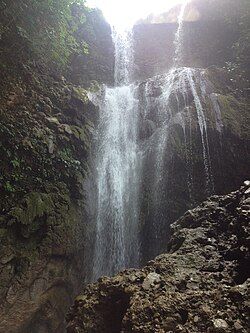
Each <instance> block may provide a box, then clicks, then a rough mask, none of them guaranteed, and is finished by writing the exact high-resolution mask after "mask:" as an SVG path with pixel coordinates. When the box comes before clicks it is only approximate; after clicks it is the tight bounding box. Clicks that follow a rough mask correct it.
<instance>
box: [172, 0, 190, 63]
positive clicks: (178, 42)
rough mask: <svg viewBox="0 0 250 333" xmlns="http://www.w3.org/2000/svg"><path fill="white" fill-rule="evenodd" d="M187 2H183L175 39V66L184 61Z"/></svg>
mask: <svg viewBox="0 0 250 333" xmlns="http://www.w3.org/2000/svg"><path fill="white" fill-rule="evenodd" d="M187 4H188V1H185V2H184V3H183V4H182V6H181V10H180V14H179V16H178V28H177V31H176V34H175V39H174V46H175V55H174V67H178V66H179V65H180V64H181V62H182V51H183V50H182V48H183V28H184V15H185V10H186V7H187Z"/></svg>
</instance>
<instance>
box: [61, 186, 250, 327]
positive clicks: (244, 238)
mask: <svg viewBox="0 0 250 333" xmlns="http://www.w3.org/2000/svg"><path fill="white" fill-rule="evenodd" d="M249 194H250V182H249V181H248V182H245V185H244V186H242V187H241V188H240V189H239V190H237V191H236V192H233V193H231V194H229V195H225V196H213V197H211V198H209V199H208V200H207V201H205V202H204V203H202V204H201V205H200V206H198V207H197V208H195V209H193V210H191V211H188V212H186V213H185V214H184V215H183V217H181V218H180V219H179V220H178V221H177V222H175V223H174V224H173V225H172V236H171V240H170V242H169V245H168V252H167V253H166V254H162V255H160V256H159V257H157V258H156V259H154V260H152V261H150V262H149V263H148V264H147V265H146V266H145V267H144V268H143V269H141V270H135V269H130V270H125V271H123V272H121V273H119V274H118V275H116V276H114V277H111V278H107V277H102V278H100V279H99V281H98V282H97V283H96V284H92V285H89V286H87V287H86V289H85V290H84V291H83V293H82V294H81V295H80V296H78V297H77V299H76V300H75V304H74V305H73V306H72V308H71V310H70V312H69V314H68V316H67V321H68V328H67V330H68V332H69V333H76V332H77V333H88V332H92V333H95V332H96V333H99V332H103V333H112V332H114V333H118V332H123V333H125V332H126V333H129V332H145V333H148V332H155V333H163V332H186V333H189V332H194V333H196V332H197V333H202V332H211V333H212V332H213V333H215V332H225V333H229V332H230V333H231V332H232V333H236V332H241V333H246V332H248V328H249V317H248V311H249V302H248V300H249V291H250V290H249V277H250V275H249V274H250V272H249V264H250V262H249V208H250V205H249V199H250V198H249Z"/></svg>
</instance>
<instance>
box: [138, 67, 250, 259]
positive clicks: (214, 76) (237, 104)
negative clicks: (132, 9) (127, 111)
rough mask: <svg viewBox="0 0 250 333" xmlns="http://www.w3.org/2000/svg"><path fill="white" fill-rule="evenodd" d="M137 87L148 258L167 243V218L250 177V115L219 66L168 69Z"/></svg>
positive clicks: (144, 240)
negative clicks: (249, 168) (142, 154)
mask: <svg viewBox="0 0 250 333" xmlns="http://www.w3.org/2000/svg"><path fill="white" fill-rule="evenodd" d="M137 95H138V98H139V111H140V127H139V134H140V144H141V146H142V147H143V152H144V159H143V168H142V179H143V180H142V184H141V186H142V189H141V193H143V194H142V195H141V214H140V220H141V228H142V234H141V244H142V249H141V253H142V262H143V264H144V263H145V262H146V261H148V260H150V259H151V258H153V257H155V256H156V255H158V254H159V253H162V252H164V251H165V250H166V240H167V239H169V228H170V224H171V223H173V221H175V220H176V219H178V218H179V217H180V216H181V215H182V214H183V213H184V212H185V211H186V210H188V209H190V208H192V207H195V206H196V205H197V204H199V203H200V202H201V201H203V200H205V199H206V198H207V197H208V196H210V195H211V194H213V193H217V194H223V193H225V192H226V193H227V192H230V191H232V190H233V189H235V188H237V187H238V186H239V184H241V183H242V182H243V181H244V179H246V178H247V177H248V173H249V171H248V165H249V161H250V156H249V152H248V148H247V147H248V145H249V139H250V138H249V123H250V121H249V112H248V104H247V100H246V99H245V98H244V97H243V96H242V95H240V94H238V93H237V92H236V91H235V90H234V86H233V85H232V83H231V80H230V76H229V75H228V73H227V71H226V70H224V69H219V68H217V67H215V66H213V67H210V68H208V69H197V68H196V69H194V68H182V67H181V68H179V69H176V70H171V71H170V72H169V73H167V74H164V75H158V76H155V77H153V78H150V79H148V80H146V81H144V82H142V83H141V84H139V86H138V91H137ZM201 116H202V117H203V120H202V119H201ZM204 133H205V135H206V138H205V140H204V139H203V138H204ZM202 136H203V138H202ZM204 148H205V153H206V156H205V158H204ZM205 164H206V165H205ZM149 244H150V246H149Z"/></svg>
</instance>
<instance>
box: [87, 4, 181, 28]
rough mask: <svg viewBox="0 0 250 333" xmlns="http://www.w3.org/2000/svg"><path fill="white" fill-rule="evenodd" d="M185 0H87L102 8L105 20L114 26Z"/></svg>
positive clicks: (129, 22) (123, 24)
mask: <svg viewBox="0 0 250 333" xmlns="http://www.w3.org/2000/svg"><path fill="white" fill-rule="evenodd" d="M185 1H186V0H87V4H88V5H89V6H90V7H98V8H100V9H101V10H102V12H103V14H104V16H105V17H106V19H107V21H108V22H109V23H110V24H111V25H113V26H115V27H116V28H126V27H128V26H131V25H132V24H133V23H135V22H136V21H137V20H139V19H140V18H145V17H147V16H148V15H149V14H150V13H160V12H165V11H167V10H168V9H170V8H171V7H173V6H175V5H177V4H179V3H183V2H185Z"/></svg>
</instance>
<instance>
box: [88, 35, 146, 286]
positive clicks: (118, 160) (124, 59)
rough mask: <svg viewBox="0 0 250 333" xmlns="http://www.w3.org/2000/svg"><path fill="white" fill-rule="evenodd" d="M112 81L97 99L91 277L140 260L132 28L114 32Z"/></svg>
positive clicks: (138, 178)
mask: <svg viewBox="0 0 250 333" xmlns="http://www.w3.org/2000/svg"><path fill="white" fill-rule="evenodd" d="M113 41H114V45H115V83H116V87H114V88H108V87H105V92H104V98H102V100H101V101H100V104H99V107H100V123H99V128H98V135H97V136H98V139H97V143H96V151H95V162H94V165H96V191H97V207H96V209H95V216H94V219H95V221H96V222H95V224H96V230H95V234H96V240H95V246H94V260H93V262H94V264H93V274H92V280H96V279H97V278H98V277H100V276H101V275H112V274H115V273H117V272H118V271H119V270H121V269H123V268H125V267H130V266H138V262H139V241H138V234H139V232H138V220H139V217H138V216H139V182H140V172H139V168H140V160H139V158H138V151H137V150H138V148H137V132H138V130H137V128H138V126H137V123H138V112H137V100H136V99H135V97H134V86H133V85H132V84H131V85H130V84H129V83H130V82H131V76H132V71H133V47H132V43H133V39H132V32H131V31H127V32H123V33H122V34H121V33H118V32H116V31H114V32H113Z"/></svg>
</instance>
